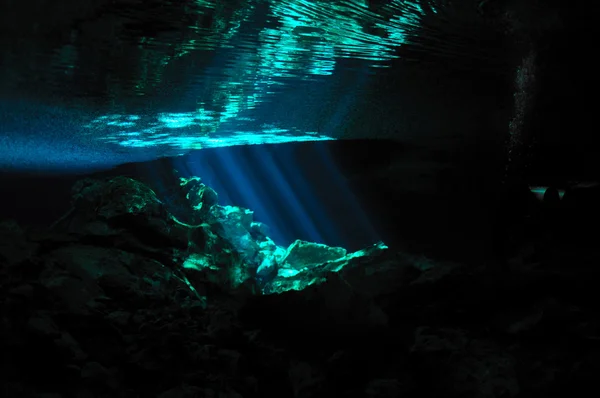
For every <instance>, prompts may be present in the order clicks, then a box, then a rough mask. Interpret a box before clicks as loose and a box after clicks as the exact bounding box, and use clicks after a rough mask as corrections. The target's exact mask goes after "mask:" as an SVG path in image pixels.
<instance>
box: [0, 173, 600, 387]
mask: <svg viewBox="0 0 600 398" xmlns="http://www.w3.org/2000/svg"><path fill="white" fill-rule="evenodd" d="M194 181H195V182H194V183H193V184H192V185H189V186H188V188H190V187H192V186H193V187H195V188H194V189H197V192H200V191H202V192H204V194H200V193H199V194H198V195H196V196H193V195H192V196H190V198H195V199H194V200H198V201H202V206H197V204H198V203H196V204H193V203H192V204H190V206H189V209H190V210H189V211H192V212H194V214H192V215H191V216H190V219H194V220H196V221H197V223H195V224H187V223H184V222H182V221H180V220H178V219H177V218H176V217H174V216H173V215H172V214H171V213H170V212H169V205H168V204H166V203H164V202H163V201H161V200H160V199H159V198H157V196H156V195H155V194H154V192H153V191H152V190H151V189H150V188H148V187H147V186H145V185H144V184H141V183H140V182H138V181H135V180H131V179H128V178H125V177H118V178H116V179H112V180H96V181H92V180H86V181H83V182H81V183H79V184H77V186H76V187H75V188H76V189H75V193H74V200H73V210H71V211H70V212H69V213H68V214H67V215H66V216H65V217H64V218H63V219H61V220H60V221H59V222H58V223H56V224H55V225H54V226H53V227H52V228H51V229H50V230H49V231H41V232H40V231H37V232H34V231H29V230H27V229H24V228H21V227H19V226H18V225H16V224H14V223H0V236H1V237H2V240H1V242H0V293H1V295H0V322H1V323H0V326H1V329H0V331H1V332H2V339H0V352H2V354H3V357H4V358H6V359H7V360H6V361H3V362H2V363H4V364H5V365H7V366H6V367H5V368H4V369H0V370H2V371H1V372H0V383H2V385H3V389H4V390H3V392H4V393H5V395H6V396H11V397H13V396H14V397H20V396H23V397H29V396H32V397H33V396H63V397H88V396H89V397H124V398H129V397H132V398H133V397H140V396H145V397H153V396H159V397H176V396H177V397H178V396H190V397H192V396H207V397H208V396H215V397H217V396H218V397H250V398H252V397H256V398H258V397H264V396H275V395H276V396H278V397H282V398H285V397H289V398H292V397H298V396H303V397H307V398H310V397H323V396H353V397H363V396H367V397H373V398H379V397H392V396H398V395H401V396H403V397H407V398H417V397H423V396H444V397H464V396H469V397H474V398H501V397H503V398H505V397H517V396H544V397H560V396H565V393H566V392H568V391H571V390H570V389H571V388H573V386H574V385H575V386H581V387H580V388H579V390H577V391H578V392H582V393H583V391H586V392H590V391H592V392H593V391H596V392H598V389H597V386H596V385H595V384H594V383H593V382H590V381H589V380H594V379H593V377H592V376H593V375H595V374H596V373H597V372H596V371H597V366H596V364H597V362H598V361H597V358H598V355H597V354H598V353H597V352H596V351H594V349H593V344H594V342H595V341H597V340H598V339H599V336H600V333H599V332H598V331H599V330H600V327H599V326H598V325H600V321H599V320H598V317H597V313H598V309H597V308H595V306H594V305H593V304H590V303H593V302H594V301H593V292H594V291H595V290H594V289H595V286H596V285H597V279H598V278H597V276H598V275H597V271H596V269H597V267H596V262H593V267H592V266H590V267H588V268H586V267H584V266H583V265H581V266H579V267H578V268H577V272H572V273H569V272H567V271H564V272H562V273H557V272H555V271H545V272H544V271H543V268H541V269H540V268H538V269H536V270H535V272H532V271H530V270H528V269H524V270H523V272H521V273H516V274H513V275H507V276H505V277H503V278H498V276H497V275H496V274H493V273H490V272H489V271H488V270H487V268H485V267H479V268H473V267H471V268H469V267H467V266H465V265H464V264H454V263H449V262H443V261H439V260H435V259H432V258H428V257H425V256H422V255H412V254H409V253H398V252H393V251H391V250H389V249H388V248H387V247H386V246H385V245H384V244H383V243H377V244H374V245H372V246H370V247H367V248H365V249H364V250H359V251H357V252H354V253H347V252H346V251H345V250H344V249H343V248H331V247H328V246H326V245H323V244H319V243H311V242H304V241H296V242H294V243H292V244H291V245H290V246H289V247H287V248H284V247H281V246H278V245H277V244H275V242H273V240H271V239H270V238H269V237H268V229H267V228H266V226H264V225H263V224H259V223H257V222H256V221H254V220H253V218H252V212H251V211H250V210H248V209H243V208H239V207H235V206H220V205H219V204H218V203H216V202H213V199H215V198H216V196H215V195H213V194H212V193H209V192H210V191H209V190H208V188H205V187H202V185H200V184H201V183H200V182H199V180H194ZM204 195H206V196H204ZM586 270H587V271H586ZM584 271H586V272H584ZM590 347H591V348H590ZM580 395H581V394H580Z"/></svg>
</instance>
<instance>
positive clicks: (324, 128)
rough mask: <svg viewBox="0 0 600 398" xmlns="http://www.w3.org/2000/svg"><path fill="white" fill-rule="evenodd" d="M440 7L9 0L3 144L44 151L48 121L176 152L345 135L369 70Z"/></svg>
mask: <svg viewBox="0 0 600 398" xmlns="http://www.w3.org/2000/svg"><path fill="white" fill-rule="evenodd" d="M432 3H433V2H431V1H425V0H422V1H418V0H415V1H401V0H389V1H383V0H380V1H379V0H378V1H373V0H247V1H242V0H228V1H222V0H187V1H163V0H160V1H159V0H143V1H142V0H122V1H109V0H89V1H81V2H79V1H76V0H67V1H62V2H56V1H49V0H34V1H33V2H27V3H25V2H21V1H17V0H8V1H5V2H4V5H3V6H2V7H3V9H4V10H5V12H2V13H0V14H1V16H0V24H1V25H0V26H2V28H1V29H2V36H1V40H2V41H1V43H0V44H1V45H2V58H1V64H0V88H1V90H2V91H1V94H2V96H1V98H0V100H1V101H2V102H1V103H0V112H2V133H3V135H4V137H3V138H4V140H5V147H8V146H9V145H10V146H11V147H12V148H16V149H15V150H16V152H14V151H13V155H14V154H15V153H17V152H18V151H19V148H23V142H22V141H23V140H25V141H27V142H28V143H29V144H30V145H35V146H37V147H39V145H40V143H39V142H37V139H36V140H33V141H32V140H31V139H30V138H31V137H34V136H35V137H39V132H40V131H41V130H44V134H45V135H46V136H47V135H52V136H53V137H55V138H57V139H56V140H54V144H53V145H56V143H57V142H64V141H65V137H69V140H70V143H69V145H71V146H72V147H75V148H83V147H85V148H87V147H89V144H90V143H93V144H97V143H106V144H111V145H114V146H116V147H121V148H123V147H125V148H131V149H134V150H140V151H142V152H143V151H144V150H148V149H149V148H152V150H156V151H159V152H160V153H161V154H166V155H169V154H176V153H178V152H181V151H186V150H190V149H197V148H204V147H214V146H228V145H236V144H249V143H278V142H289V141H302V140H323V139H330V138H331V137H335V138H337V137H339V136H341V135H343V133H341V132H340V131H341V130H342V128H343V121H344V120H345V119H346V116H347V115H348V114H349V113H351V112H354V108H355V107H356V105H355V102H356V101H357V99H358V98H361V97H362V96H364V95H366V94H364V91H365V90H367V85H368V84H367V83H368V81H369V79H371V78H372V76H374V75H377V74H378V73H380V72H379V71H381V70H383V69H385V68H389V66H390V62H391V61H392V60H393V59H395V58H397V57H398V56H399V55H398V54H399V49H401V48H402V46H403V45H404V44H405V43H406V42H407V40H410V38H411V37H413V39H414V37H415V35H416V33H415V32H417V30H418V29H419V28H420V24H421V23H422V21H423V20H426V19H427V18H433V17H434V16H435V15H436V13H437V12H438V10H436V7H434V6H432ZM437 3H442V2H437ZM413 41H414V40H413ZM449 49H450V51H452V48H451V46H447V45H446V47H445V51H448V50H449ZM440 53H441V52H440ZM363 94H364V95H363ZM74 136H77V138H76V139H75V138H73V137H74ZM7 137H9V138H7ZM10 137H13V138H10ZM15 137H18V138H15ZM23 137H25V138H23ZM7 140H8V141H7ZM42 144H43V145H47V146H49V147H51V146H52V145H50V144H48V143H47V142H45V141H44V142H43V143H42ZM64 150H65V148H62V147H53V148H51V149H49V150H48V151H47V154H48V156H47V157H51V154H52V153H53V152H54V153H60V152H63V151H64ZM75 152H77V150H76V151H75ZM15 156H17V158H19V156H21V158H23V157H27V156H26V155H23V154H21V155H18V154H17V155H15ZM57 156H58V155H57ZM86 156H87V155H86V153H85V150H83V151H82V153H81V154H80V158H81V159H79V161H85V160H86ZM152 156H154V155H152ZM19 159H20V158H19ZM96 161H97V160H96ZM100 161H101V160H100Z"/></svg>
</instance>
